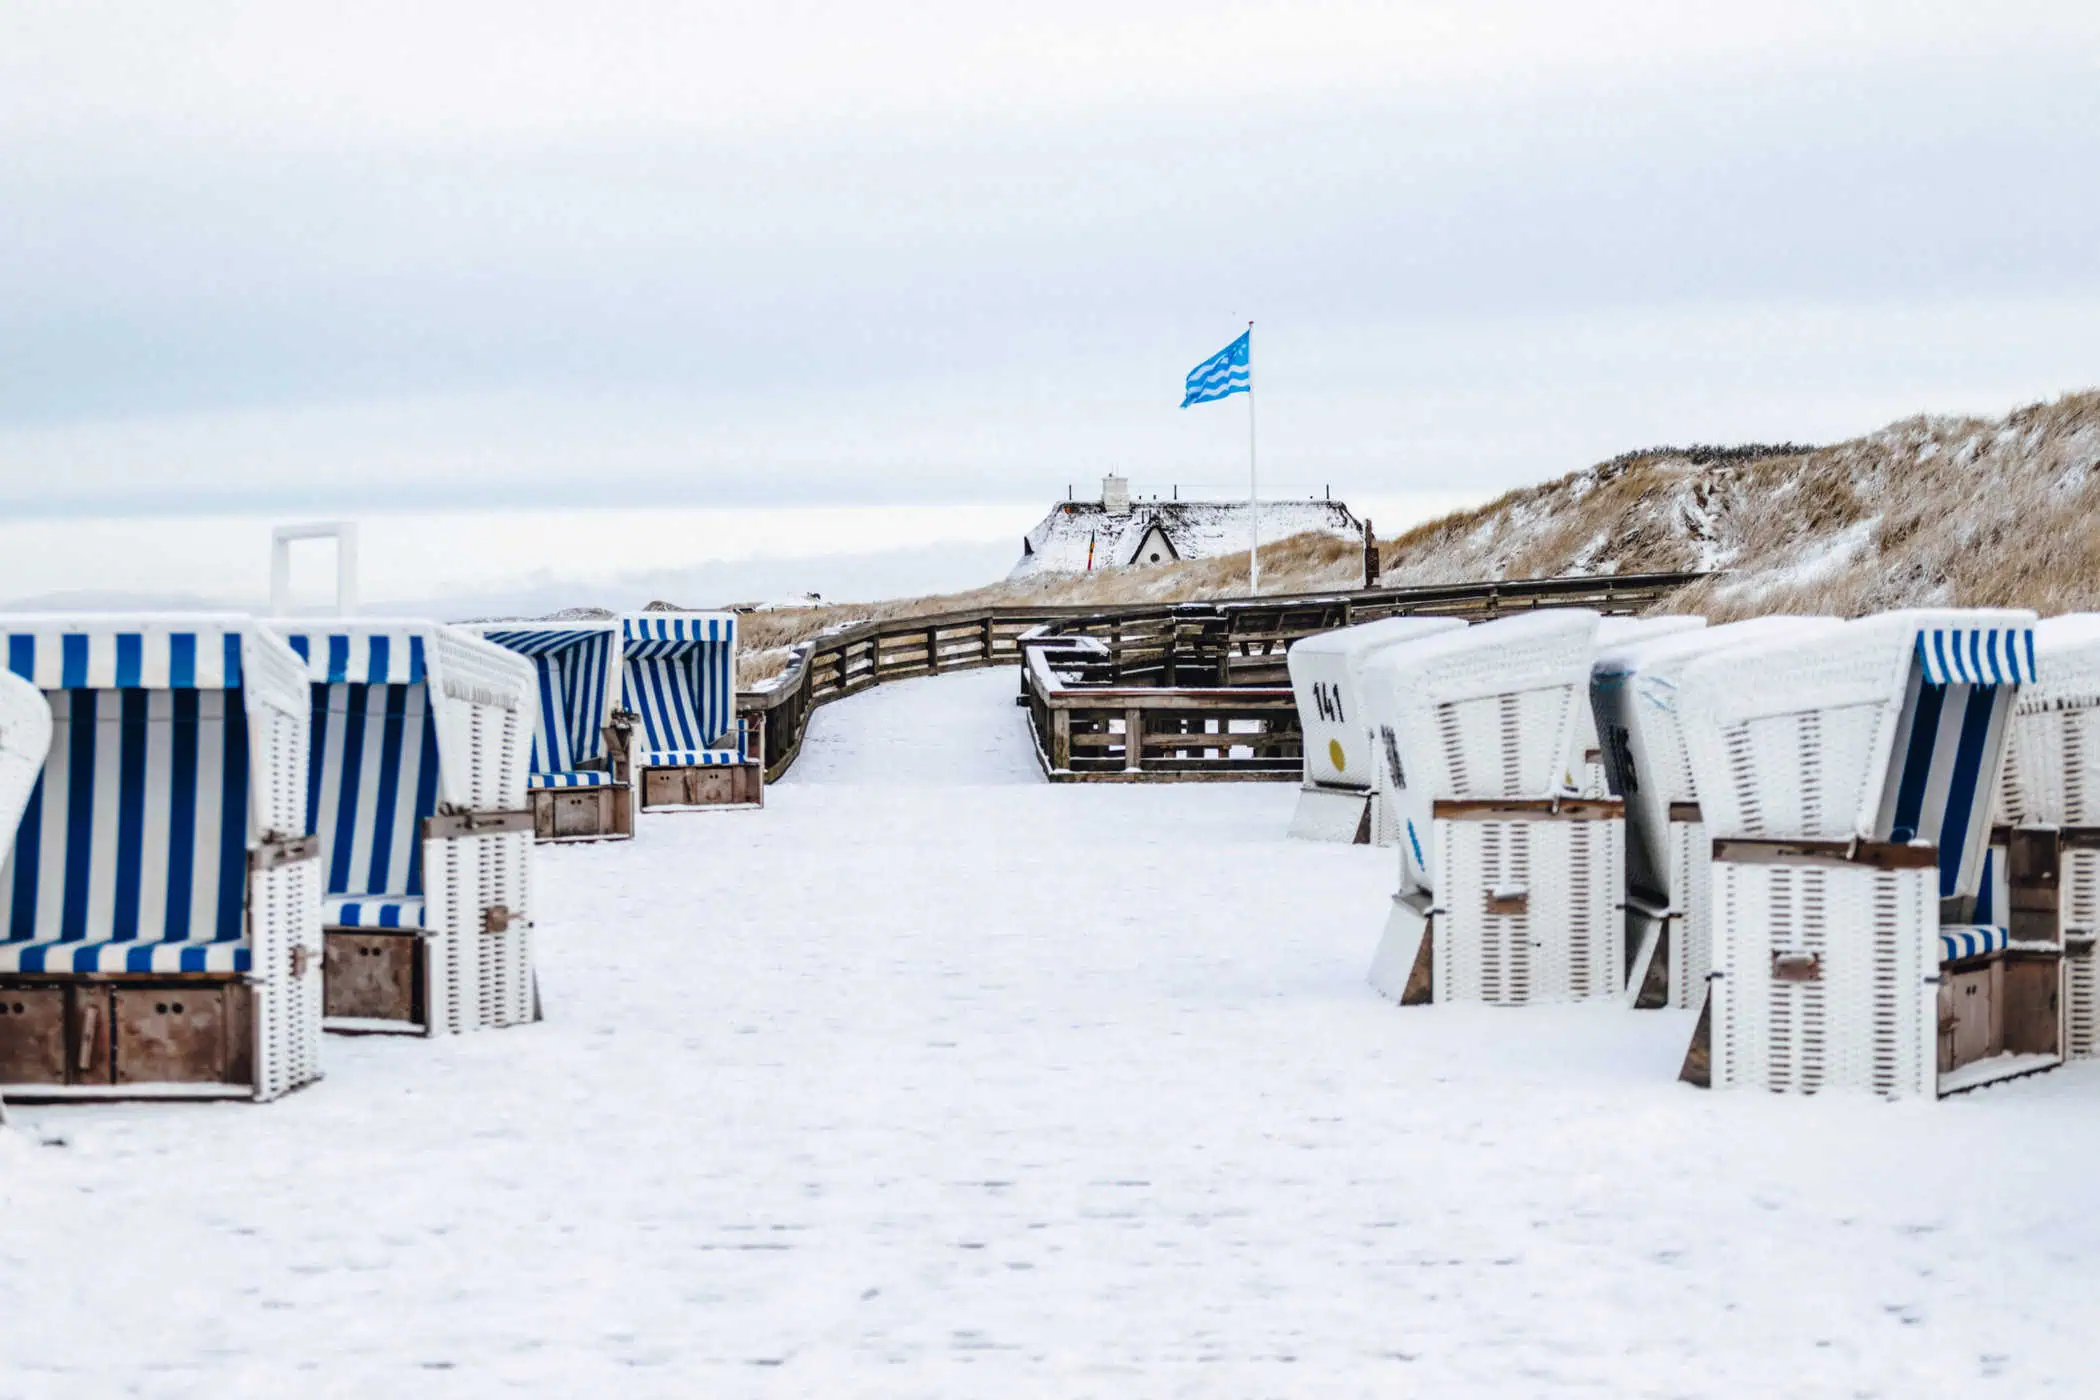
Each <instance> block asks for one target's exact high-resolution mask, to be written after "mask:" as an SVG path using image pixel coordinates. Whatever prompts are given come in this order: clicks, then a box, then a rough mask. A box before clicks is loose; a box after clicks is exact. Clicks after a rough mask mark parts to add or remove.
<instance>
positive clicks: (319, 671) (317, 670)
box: [283, 625, 428, 685]
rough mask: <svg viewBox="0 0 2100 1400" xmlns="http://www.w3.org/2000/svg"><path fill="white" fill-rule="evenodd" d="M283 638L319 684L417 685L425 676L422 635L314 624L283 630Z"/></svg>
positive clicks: (405, 631) (411, 632)
mask: <svg viewBox="0 0 2100 1400" xmlns="http://www.w3.org/2000/svg"><path fill="white" fill-rule="evenodd" d="M283 636H284V639H285V641H286V642H287V643H288V644H290V646H291V648H292V650H293V651H295V652H297V653H298V654H299V658H300V659H301V660H302V661H304V662H306V669H307V679H309V680H311V681H313V682H314V683H316V684H319V685H421V684H422V683H423V682H424V681H425V680H426V679H428V670H427V668H426V666H425V664H424V659H423V637H422V634H421V633H419V632H415V631H411V630H408V629H406V628H404V629H402V630H401V631H399V632H366V631H358V632H329V631H326V630H324V629H323V628H322V627H321V626H319V625H316V626H314V627H311V628H307V629H304V630H298V631H294V630H292V627H290V626H288V627H286V628H285V629H284V632H283Z"/></svg>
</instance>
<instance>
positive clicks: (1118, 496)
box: [1101, 475, 1130, 515]
mask: <svg viewBox="0 0 2100 1400" xmlns="http://www.w3.org/2000/svg"><path fill="white" fill-rule="evenodd" d="M1101 505H1102V508H1103V509H1105V510H1106V511H1107V512H1108V513H1109V514H1110V515H1128V514H1130V480H1129V478H1127V477H1121V476H1114V475H1110V476H1104V477H1102V478H1101Z"/></svg>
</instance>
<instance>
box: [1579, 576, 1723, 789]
mask: <svg viewBox="0 0 2100 1400" xmlns="http://www.w3.org/2000/svg"><path fill="white" fill-rule="evenodd" d="M1705 626H1706V619H1705V618H1703V617H1690V616H1685V615H1682V614H1674V613H1673V614H1670V615H1667V616H1663V617H1602V618H1599V619H1598V620H1597V654H1598V655H1600V656H1601V655H1603V654H1604V653H1605V652H1606V651H1608V650H1610V649H1612V648H1614V647H1620V646H1626V645H1629V644H1631V643H1633V642H1636V641H1644V640H1647V639H1649V638H1653V637H1674V636H1677V635H1679V634H1680V633H1684V632H1697V631H1700V630H1702V629H1704V628H1705ZM1569 747H1570V750H1571V751H1570V753H1569V755H1568V788H1569V790H1570V791H1572V792H1573V793H1574V794H1575V795H1576V796H1578V797H1612V796H1616V795H1617V794H1615V793H1614V792H1613V791H1612V788H1611V778H1610V775H1609V774H1608V773H1607V772H1606V771H1605V763H1604V750H1603V747H1602V746H1601V745H1600V744H1599V743H1598V741H1597V716H1596V714H1595V712H1594V710H1593V709H1592V707H1591V706H1589V705H1586V704H1583V705H1577V706H1576V707H1575V735H1574V738H1573V740H1572V741H1571V743H1570V746H1569Z"/></svg>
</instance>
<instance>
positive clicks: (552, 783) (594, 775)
mask: <svg viewBox="0 0 2100 1400" xmlns="http://www.w3.org/2000/svg"><path fill="white" fill-rule="evenodd" d="M612 780H613V775H612V774H610V773H608V772H606V771H605V770H604V769H602V768H586V769H583V770H581V771H579V772H573V773H534V774H533V775H532V776H531V777H529V778H527V779H526V780H525V786H526V788H527V790H529V791H541V790H544V789H547V788H593V787H611V786H612Z"/></svg>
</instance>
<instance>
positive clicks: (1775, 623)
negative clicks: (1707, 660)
mask: <svg viewBox="0 0 2100 1400" xmlns="http://www.w3.org/2000/svg"><path fill="white" fill-rule="evenodd" d="M1838 625H1839V624H1838V623H1837V622H1836V620H1835V619H1818V618H1756V619H1753V620H1752V621H1749V622H1732V623H1728V624H1726V625H1724V626H1721V627H1711V628H1703V629H1700V630H1697V631H1690V632H1683V631H1680V632H1671V633H1664V634H1662V635H1659V636H1657V635H1647V636H1636V637H1632V638H1628V639H1626V640H1623V641H1621V642H1619V643H1617V644H1607V645H1604V646H1600V647H1599V648H1598V652H1597V662H1596V664H1595V665H1594V666H1593V667H1592V668H1591V670H1590V706H1591V709H1592V712H1593V719H1594V722H1595V724H1596V732H1597V733H1598V734H1600V735H1601V736H1602V739H1603V742H1602V745H1601V748H1602V753H1603V759H1604V767H1605V771H1606V777H1607V783H1608V786H1609V788H1610V791H1611V793H1612V795H1613V796H1615V797H1617V798H1619V799H1620V801H1622V802H1623V803H1625V806H1626V950H1627V956H1628V966H1627V978H1626V989H1627V995H1628V999H1629V1001H1631V1003H1632V1004H1633V1005H1635V1006H1637V1007H1659V1006H1670V1007H1676V1008H1678V1009H1680V1010H1689V1011H1696V1010H1698V1009H1699V1006H1700V1003H1701V1002H1703V1001H1704V1000H1705V998H1706V974H1707V973H1708V972H1709V971H1710V970H1711V969H1712V966H1713V961H1712V959H1713V945H1712V927H1711V921H1710V912H1711V911H1710V909H1709V907H1708V903H1709V901H1708V883H1709V868H1710V866H1711V863H1712V855H1713V845H1712V842H1710V841H1709V840H1708V839H1707V835H1706V826H1705V823H1704V822H1703V821H1701V819H1700V814H1699V792H1698V787H1697V785H1696V784H1695V783H1694V782H1693V780H1692V770H1691V764H1690V760H1689V759H1688V758H1687V757H1686V755H1685V747H1684V717H1683V714H1682V713H1681V711H1680V710H1679V708H1678V703H1677V689H1678V682H1679V680H1680V679H1681V677H1682V676H1683V674H1684V670H1685V668H1686V667H1688V666H1690V665H1691V664H1692V663H1693V662H1695V661H1697V660H1698V659H1699V658H1700V657H1703V656H1706V655H1708V654H1710V653H1713V652H1716V651H1722V650H1725V649H1727V648H1728V647H1731V646H1740V645H1742V644H1743V643H1745V642H1748V641H1754V640H1758V639H1760V638H1770V637H1772V636H1774V635H1777V634H1780V633H1792V634H1795V635H1801V634H1803V633H1805V632H1813V631H1814V630H1816V629H1818V628H1828V627H1835V626H1838Z"/></svg>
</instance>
